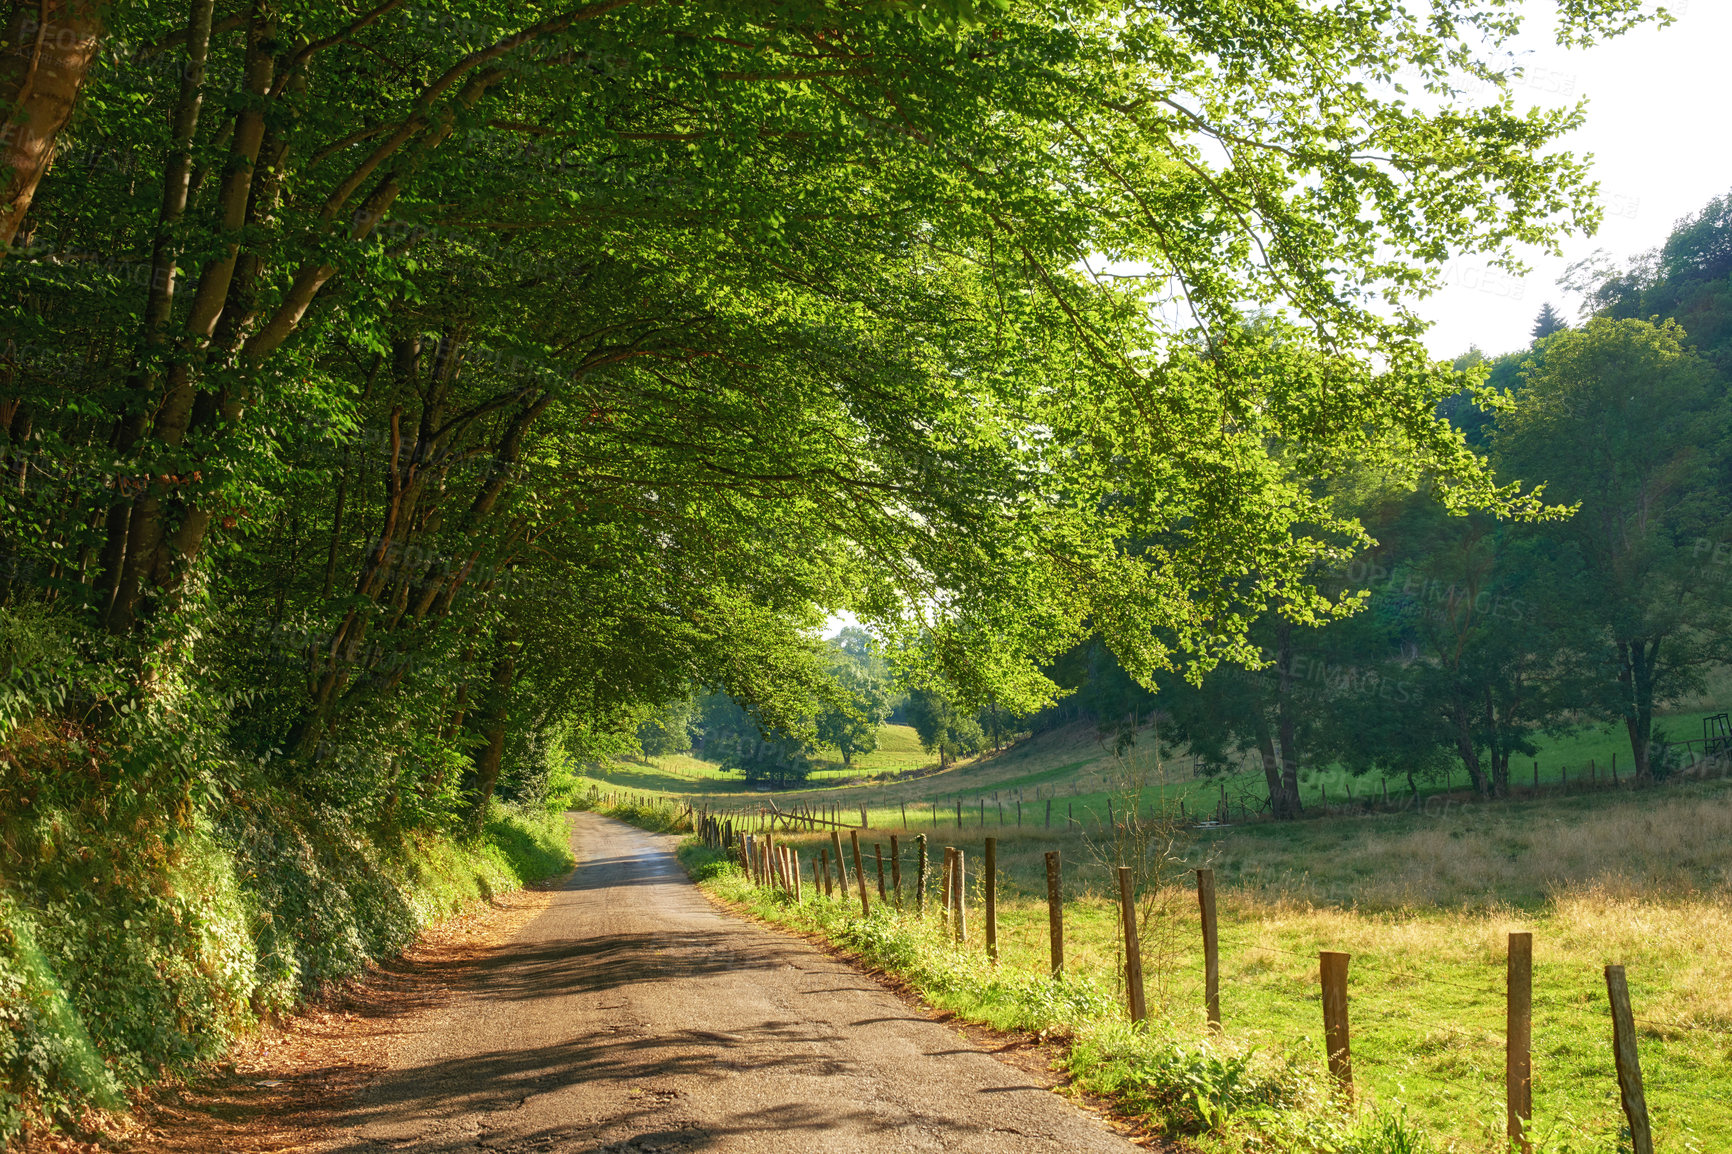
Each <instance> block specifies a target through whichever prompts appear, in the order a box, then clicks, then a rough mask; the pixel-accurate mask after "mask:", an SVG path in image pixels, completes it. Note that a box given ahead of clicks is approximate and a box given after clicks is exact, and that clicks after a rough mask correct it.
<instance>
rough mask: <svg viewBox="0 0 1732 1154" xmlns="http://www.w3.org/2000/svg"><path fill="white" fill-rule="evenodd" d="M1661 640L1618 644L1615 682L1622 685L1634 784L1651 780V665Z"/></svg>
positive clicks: (1649, 782)
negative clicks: (1616, 679) (1633, 764)
mask: <svg viewBox="0 0 1732 1154" xmlns="http://www.w3.org/2000/svg"><path fill="white" fill-rule="evenodd" d="M1659 656H1660V641H1659V640H1658V639H1655V640H1654V641H1648V640H1646V639H1644V638H1633V639H1631V640H1629V641H1620V642H1618V664H1619V669H1618V680H1619V681H1621V682H1623V685H1624V730H1625V732H1626V733H1628V734H1629V736H1630V757H1631V760H1632V761H1634V762H1635V766H1636V774H1635V776H1636V784H1637V785H1651V784H1653V781H1654V766H1653V761H1652V753H1653V739H1654V666H1655V662H1656V660H1657V659H1658V657H1659Z"/></svg>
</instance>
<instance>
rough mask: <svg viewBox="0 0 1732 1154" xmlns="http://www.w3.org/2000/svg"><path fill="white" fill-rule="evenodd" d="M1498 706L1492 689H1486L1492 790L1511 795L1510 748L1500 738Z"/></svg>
mask: <svg viewBox="0 0 1732 1154" xmlns="http://www.w3.org/2000/svg"><path fill="white" fill-rule="evenodd" d="M1498 732H1499V731H1498V720H1497V706H1496V704H1495V703H1494V702H1493V701H1492V696H1491V690H1490V688H1487V689H1486V691H1485V744H1486V754H1487V756H1488V757H1489V759H1490V761H1491V767H1490V768H1491V792H1492V793H1493V794H1494V795H1496V796H1497V797H1508V796H1509V750H1508V749H1506V748H1505V747H1504V744H1503V742H1501V741H1499V740H1498Z"/></svg>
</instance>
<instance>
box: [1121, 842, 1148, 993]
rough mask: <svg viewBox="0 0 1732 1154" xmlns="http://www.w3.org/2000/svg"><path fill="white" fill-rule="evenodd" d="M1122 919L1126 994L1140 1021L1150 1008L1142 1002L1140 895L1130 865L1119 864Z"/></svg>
mask: <svg viewBox="0 0 1732 1154" xmlns="http://www.w3.org/2000/svg"><path fill="white" fill-rule="evenodd" d="M1119 921H1120V922H1121V923H1122V924H1123V927H1124V931H1125V997H1126V999H1127V1000H1128V1002H1129V1003H1130V1010H1131V1021H1133V1022H1141V1021H1143V1020H1144V1019H1145V1018H1147V1017H1148V1016H1149V1010H1148V1006H1147V1005H1145V1004H1144V1002H1143V948H1142V941H1141V939H1139V938H1138V937H1137V895H1136V891H1135V888H1134V883H1133V882H1132V881H1131V867H1130V866H1120V867H1119Z"/></svg>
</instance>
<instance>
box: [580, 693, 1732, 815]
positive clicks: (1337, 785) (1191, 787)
mask: <svg viewBox="0 0 1732 1154" xmlns="http://www.w3.org/2000/svg"><path fill="white" fill-rule="evenodd" d="M1713 712H1716V710H1713V709H1702V710H1695V711H1690V712H1684V713H1675V714H1670V715H1667V716H1665V717H1663V718H1661V719H1660V720H1659V722H1658V727H1659V728H1660V729H1661V730H1663V731H1665V732H1667V733H1669V734H1670V735H1671V736H1672V737H1673V738H1674V739H1682V738H1684V737H1699V736H1700V735H1701V732H1702V718H1704V717H1706V716H1708V715H1709V714H1710V713H1713ZM1535 744H1536V745H1537V746H1538V747H1539V751H1538V753H1537V755H1536V756H1534V757H1531V758H1525V759H1519V760H1518V762H1517V764H1516V765H1515V767H1514V770H1515V772H1514V773H1513V774H1512V777H1513V778H1514V784H1515V786H1516V788H1517V790H1518V792H1520V791H1529V790H1531V789H1532V788H1533V783H1534V781H1535V780H1536V777H1537V780H1538V782H1539V789H1540V792H1541V793H1542V794H1543V795H1548V796H1550V795H1555V794H1557V793H1558V792H1559V791H1560V790H1561V789H1562V788H1563V787H1564V786H1565V785H1566V784H1567V786H1568V788H1569V789H1571V790H1576V791H1579V790H1581V789H1582V788H1583V787H1584V786H1587V785H1598V786H1602V787H1603V786H1607V785H1609V784H1610V782H1611V777H1612V773H1613V769H1614V767H1617V770H1618V773H1619V774H1620V775H1621V778H1620V780H1623V781H1626V782H1627V780H1628V777H1629V768H1630V757H1629V743H1628V739H1627V738H1626V737H1625V735H1624V733H1623V732H1622V729H1621V727H1619V728H1616V729H1614V728H1611V727H1603V726H1585V727H1582V728H1580V729H1577V730H1575V731H1573V732H1570V733H1568V734H1565V735H1562V736H1557V737H1549V738H1546V737H1542V738H1541V739H1539V740H1538V741H1536V743H1535ZM879 746H880V747H879V749H878V751H876V752H874V753H871V754H868V755H865V756H863V757H860V758H857V759H856V763H855V766H854V767H853V768H851V769H844V768H842V766H841V765H840V763H839V762H836V763H833V764H832V763H824V768H822V769H820V770H818V771H817V772H815V773H814V774H813V775H812V777H811V778H810V779H809V780H808V781H807V782H806V783H805V784H804V785H803V786H801V787H798V788H793V789H783V790H776V791H774V792H773V797H774V800H775V802H776V804H777V805H778V806H780V807H781V808H783V809H787V808H790V807H795V806H801V805H806V806H832V807H836V808H837V809H840V810H847V811H849V812H851V813H853V814H855V815H856V817H855V818H854V819H851V820H857V815H858V810H859V807H860V806H862V805H865V806H866V807H867V809H868V813H869V819H870V820H871V821H872V823H873V824H882V823H885V822H901V821H902V820H903V817H902V814H903V810H904V809H906V810H907V813H908V820H909V821H911V822H914V823H916V824H920V823H921V822H922V821H924V823H925V824H928V825H932V824H934V823H936V824H938V825H944V824H946V822H947V821H948V824H949V825H951V826H954V824H955V816H956V807H957V805H958V804H961V805H962V806H963V807H964V811H965V818H966V819H967V820H968V821H969V823H970V824H975V823H977V822H978V820H979V817H980V814H981V812H982V810H983V809H984V811H985V813H986V820H987V822H988V824H993V823H996V822H997V821H998V809H999V806H1001V805H1002V806H1003V807H1004V809H1005V821H1006V822H1007V823H1008V824H1015V823H1016V806H1017V803H1018V802H1019V801H1020V802H1021V803H1022V818H1023V823H1024V826H1025V828H1026V826H1027V825H1028V824H1029V823H1034V822H1038V823H1040V824H1042V825H1044V823H1045V821H1046V811H1047V805H1048V803H1049V802H1050V803H1051V805H1052V809H1053V817H1054V823H1055V825H1056V824H1058V823H1059V822H1062V821H1064V820H1069V819H1074V820H1077V821H1083V822H1090V821H1099V820H1104V819H1105V817H1106V813H1107V802H1108V799H1109V797H1110V796H1112V795H1114V794H1115V793H1116V792H1117V782H1118V779H1119V777H1120V775H1121V773H1122V767H1121V765H1120V761H1119V759H1118V758H1116V757H1115V756H1114V755H1113V753H1112V752H1111V750H1110V749H1108V748H1107V747H1106V746H1105V745H1104V744H1103V742H1102V741H1101V740H1100V738H1099V736H1098V734H1097V733H1096V731H1095V729H1094V727H1093V726H1092V725H1089V724H1080V725H1072V726H1068V727H1065V728H1062V729H1059V730H1055V731H1052V732H1049V733H1044V734H1041V735H1039V736H1037V737H1034V738H1032V739H1026V740H1024V741H1021V742H1019V743H1017V744H1015V745H1013V746H1011V747H1009V748H1008V749H1006V750H1005V751H1004V752H1002V753H998V754H990V753H989V754H984V755H981V756H979V757H976V758H972V759H968V760H965V761H961V762H958V763H956V764H954V765H952V766H951V767H950V768H948V769H946V770H945V771H943V772H942V773H940V772H935V770H936V766H935V764H934V762H933V760H932V759H931V757H930V756H929V755H927V754H925V753H924V751H922V750H921V748H920V743H919V740H918V738H917V737H916V736H915V734H914V731H913V729H912V728H910V727H908V726H885V727H884V729H883V731H882V732H881V733H880V737H879ZM1133 757H1134V760H1136V761H1137V762H1138V763H1139V765H1141V766H1142V767H1143V769H1142V772H1143V773H1144V774H1145V776H1146V778H1147V780H1148V782H1149V784H1150V788H1149V790H1148V791H1147V792H1146V798H1147V800H1148V802H1149V804H1155V805H1164V806H1170V807H1173V808H1175V809H1176V808H1178V807H1179V806H1180V805H1181V803H1182V804H1183V807H1184V812H1185V813H1187V814H1190V815H1202V816H1209V815H1212V814H1213V812H1214V811H1215V809H1216V807H1217V806H1218V805H1219V804H1220V802H1221V799H1222V797H1223V795H1225V797H1226V799H1227V805H1228V809H1229V811H1230V812H1231V814H1232V815H1233V817H1234V819H1235V820H1237V819H1239V818H1240V817H1241V815H1246V814H1248V815H1250V816H1252V817H1255V816H1257V814H1258V811H1259V810H1260V808H1261V807H1262V806H1263V805H1264V803H1265V800H1266V798H1267V786H1266V784H1265V781H1264V776H1263V771H1262V769H1261V767H1260V766H1258V765H1257V764H1256V763H1255V761H1253V760H1252V759H1251V758H1250V757H1249V756H1247V758H1246V759H1245V762H1244V765H1243V768H1241V769H1240V770H1238V771H1237V772H1233V773H1228V774H1224V775H1218V776H1212V777H1198V776H1196V775H1195V773H1194V772H1193V759H1192V758H1191V757H1190V755H1189V754H1188V753H1187V752H1186V751H1185V750H1183V749H1182V748H1181V749H1178V750H1174V749H1171V748H1168V747H1166V746H1164V745H1163V744H1162V743H1161V742H1160V741H1159V735H1158V734H1156V733H1155V732H1154V731H1152V730H1144V731H1143V732H1142V734H1141V738H1140V740H1139V743H1138V744H1137V745H1136V746H1135V747H1134V755H1133ZM1536 766H1537V770H1538V772H1537V775H1536V773H1535V767H1536ZM911 771H920V772H918V774H915V773H914V772H911ZM579 782H580V784H581V785H582V786H583V787H585V788H587V787H588V786H590V785H594V786H595V787H596V788H598V789H601V790H604V791H605V790H620V789H625V790H636V791H640V792H646V793H665V794H684V795H693V796H694V799H708V800H710V801H712V802H715V803H718V804H724V805H725V804H740V802H741V801H742V800H743V796H749V795H756V794H763V793H764V792H766V791H764V790H763V789H762V788H761V787H753V786H751V785H748V784H747V783H746V782H745V781H743V780H742V779H740V778H739V777H737V776H735V775H730V774H725V773H723V772H722V771H721V769H720V767H719V766H716V765H714V764H712V763H709V762H705V761H702V760H700V759H697V758H694V757H691V756H689V755H684V754H676V755H673V756H669V757H662V758H656V759H653V760H652V761H651V763H649V764H639V763H635V762H618V763H614V765H613V766H612V767H610V769H609V770H608V771H607V772H606V773H604V774H591V775H589V776H586V777H581V778H580V779H579ZM1417 784H1418V786H1419V795H1420V801H1421V803H1422V804H1424V803H1425V802H1426V801H1427V800H1428V799H1441V798H1448V797H1456V796H1459V797H1460V798H1462V799H1464V800H1465V799H1466V791H1467V789H1468V784H1469V783H1468V780H1467V776H1466V774H1465V772H1462V771H1457V772H1456V773H1454V774H1453V776H1451V777H1449V778H1446V779H1443V780H1421V781H1420V782H1418V783H1417ZM1408 789H1409V786H1408V783H1407V781H1406V779H1405V778H1392V779H1389V780H1388V781H1385V780H1383V779H1381V778H1377V777H1360V778H1353V777H1351V776H1350V775H1348V774H1347V773H1345V772H1344V771H1341V770H1338V769H1337V770H1324V771H1307V772H1306V774H1305V775H1304V780H1303V781H1302V782H1301V786H1300V795H1301V797H1302V799H1303V801H1304V804H1305V805H1306V806H1307V807H1308V808H1311V809H1316V808H1319V807H1323V806H1328V807H1341V806H1343V805H1346V804H1349V803H1363V802H1364V801H1365V800H1366V799H1367V798H1368V797H1370V798H1381V797H1382V796H1383V795H1384V791H1385V790H1387V791H1388V792H1389V794H1390V795H1392V796H1395V797H1397V798H1400V797H1403V796H1407V795H1408V794H1407V791H1408ZM747 804H756V802H748V803H747ZM970 811H971V812H972V814H973V817H971V818H969V817H967V814H968V813H969V812H970ZM947 813H948V814H949V818H948V819H946V818H945V817H944V815H945V814H947Z"/></svg>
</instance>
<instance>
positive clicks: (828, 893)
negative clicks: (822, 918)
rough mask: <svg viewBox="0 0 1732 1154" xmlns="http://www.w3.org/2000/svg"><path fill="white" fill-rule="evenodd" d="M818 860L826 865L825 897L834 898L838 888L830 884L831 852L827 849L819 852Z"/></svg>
mask: <svg viewBox="0 0 1732 1154" xmlns="http://www.w3.org/2000/svg"><path fill="white" fill-rule="evenodd" d="M818 858H819V860H821V861H822V862H823V863H824V896H825V897H827V898H828V897H834V896H835V894H836V887H835V886H834V885H832V884H831V883H830V851H829V850H827V849H821V850H819V851H818Z"/></svg>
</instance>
